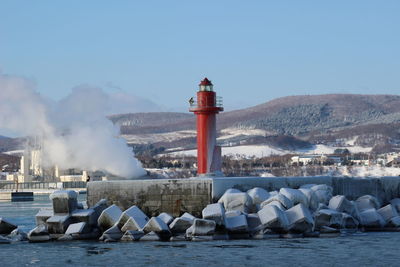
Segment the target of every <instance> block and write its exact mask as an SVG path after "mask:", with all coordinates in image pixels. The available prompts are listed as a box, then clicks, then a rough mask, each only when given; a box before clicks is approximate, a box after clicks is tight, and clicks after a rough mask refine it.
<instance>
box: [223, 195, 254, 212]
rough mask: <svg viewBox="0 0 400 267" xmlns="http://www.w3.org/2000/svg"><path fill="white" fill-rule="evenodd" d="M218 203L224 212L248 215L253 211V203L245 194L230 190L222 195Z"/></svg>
mask: <svg viewBox="0 0 400 267" xmlns="http://www.w3.org/2000/svg"><path fill="white" fill-rule="evenodd" d="M218 203H222V204H223V205H224V208H225V210H239V211H242V212H245V213H248V212H249V211H250V210H252V209H253V201H252V199H251V197H250V196H249V195H248V194H247V193H244V192H240V191H239V192H237V191H233V190H230V189H228V190H227V191H226V192H225V193H224V194H223V195H222V197H221V198H220V199H219V200H218Z"/></svg>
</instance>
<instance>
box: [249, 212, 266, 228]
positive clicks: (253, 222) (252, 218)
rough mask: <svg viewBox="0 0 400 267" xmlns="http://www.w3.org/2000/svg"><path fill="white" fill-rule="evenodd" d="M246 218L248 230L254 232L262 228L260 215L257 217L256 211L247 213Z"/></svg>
mask: <svg viewBox="0 0 400 267" xmlns="http://www.w3.org/2000/svg"><path fill="white" fill-rule="evenodd" d="M246 219H247V225H248V228H249V232H251V233H255V232H258V231H260V230H262V229H263V228H264V227H263V226H262V224H261V220H260V217H258V214H257V213H251V214H247V216H246Z"/></svg>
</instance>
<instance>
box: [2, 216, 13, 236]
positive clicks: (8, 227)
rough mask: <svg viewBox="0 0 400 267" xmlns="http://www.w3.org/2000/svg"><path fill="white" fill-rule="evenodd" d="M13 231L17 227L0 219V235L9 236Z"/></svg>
mask: <svg viewBox="0 0 400 267" xmlns="http://www.w3.org/2000/svg"><path fill="white" fill-rule="evenodd" d="M14 229H17V226H16V225H14V224H12V223H10V222H9V221H7V220H6V219H4V218H0V235H8V234H10V233H11V232H12V231H13V230H14Z"/></svg>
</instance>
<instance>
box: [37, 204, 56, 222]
mask: <svg viewBox="0 0 400 267" xmlns="http://www.w3.org/2000/svg"><path fill="white" fill-rule="evenodd" d="M53 215H54V212H53V209H52V208H41V209H40V210H39V211H38V213H37V214H36V216H35V221H36V225H40V224H45V223H46V221H47V220H48V219H49V218H50V217H51V216H53Z"/></svg>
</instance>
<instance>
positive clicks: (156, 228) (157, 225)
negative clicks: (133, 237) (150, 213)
mask: <svg viewBox="0 0 400 267" xmlns="http://www.w3.org/2000/svg"><path fill="white" fill-rule="evenodd" d="M143 232H145V233H146V234H147V233H149V232H154V233H156V234H157V235H158V236H159V237H160V239H161V240H169V239H170V238H171V236H172V233H171V231H170V229H169V228H168V225H167V224H166V223H165V222H164V221H163V220H161V219H160V218H158V217H151V219H150V220H149V221H148V222H147V224H146V225H145V226H144V228H143Z"/></svg>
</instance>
